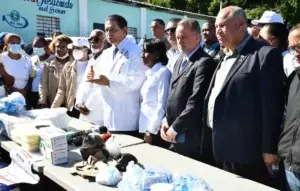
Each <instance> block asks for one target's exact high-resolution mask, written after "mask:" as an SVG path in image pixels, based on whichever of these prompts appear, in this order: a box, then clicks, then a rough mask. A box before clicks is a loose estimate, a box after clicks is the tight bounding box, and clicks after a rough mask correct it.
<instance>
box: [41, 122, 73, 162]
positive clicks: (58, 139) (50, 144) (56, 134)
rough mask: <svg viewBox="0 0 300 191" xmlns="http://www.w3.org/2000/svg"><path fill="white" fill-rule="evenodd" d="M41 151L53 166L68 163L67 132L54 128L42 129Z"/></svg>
mask: <svg viewBox="0 0 300 191" xmlns="http://www.w3.org/2000/svg"><path fill="white" fill-rule="evenodd" d="M40 151H41V153H42V154H43V155H44V156H45V158H46V159H47V160H49V161H50V162H51V163H52V164H53V165H57V164H62V163H66V162H68V143H67V136H66V132H65V131H63V130H62V129H59V128H56V127H54V126H50V127H45V128H40Z"/></svg>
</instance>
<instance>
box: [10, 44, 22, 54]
mask: <svg viewBox="0 0 300 191" xmlns="http://www.w3.org/2000/svg"><path fill="white" fill-rule="evenodd" d="M21 50H22V48H21V45H20V44H8V51H9V52H11V53H13V54H20V53H21Z"/></svg>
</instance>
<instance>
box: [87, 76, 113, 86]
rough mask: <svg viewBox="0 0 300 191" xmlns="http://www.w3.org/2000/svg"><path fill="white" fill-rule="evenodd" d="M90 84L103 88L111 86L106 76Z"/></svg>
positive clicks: (93, 80) (92, 80)
mask: <svg viewBox="0 0 300 191" xmlns="http://www.w3.org/2000/svg"><path fill="white" fill-rule="evenodd" d="M88 82H91V83H95V84H98V85H102V86H109V79H108V78H107V77H106V76H103V75H100V77H99V79H91V80H88Z"/></svg>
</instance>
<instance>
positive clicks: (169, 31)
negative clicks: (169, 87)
mask: <svg viewBox="0 0 300 191" xmlns="http://www.w3.org/2000/svg"><path fill="white" fill-rule="evenodd" d="M180 20H181V19H180V18H172V19H170V20H169V22H168V24H167V27H166V30H165V33H166V35H167V39H168V41H169V43H170V45H171V48H170V49H169V50H168V51H167V56H168V58H169V62H168V64H167V68H169V70H170V71H171V72H173V68H174V65H175V63H176V61H177V59H176V58H177V57H178V55H179V53H180V52H179V49H178V47H177V41H176V34H175V32H176V28H177V24H178V23H179V21H180Z"/></svg>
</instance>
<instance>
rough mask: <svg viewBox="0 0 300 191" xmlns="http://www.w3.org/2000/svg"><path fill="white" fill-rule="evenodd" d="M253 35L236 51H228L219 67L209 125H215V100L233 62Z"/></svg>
mask: <svg viewBox="0 0 300 191" xmlns="http://www.w3.org/2000/svg"><path fill="white" fill-rule="evenodd" d="M250 38H251V36H250V35H248V36H247V37H246V38H245V39H244V40H243V41H242V42H241V43H240V44H239V45H238V46H237V48H236V51H235V52H227V53H225V55H226V56H225V57H224V59H223V61H222V63H221V66H220V68H219V69H218V71H217V73H216V77H215V81H214V86H213V88H212V90H211V94H210V97H209V101H208V108H207V125H208V126H209V127H211V128H212V127H213V113H214V107H215V101H216V98H217V96H218V95H219V93H220V91H221V89H222V87H223V83H224V81H225V79H226V77H227V75H228V73H229V71H230V69H231V68H232V66H233V64H234V63H235V61H236V59H237V58H238V56H239V54H240V53H241V52H242V50H243V48H244V47H245V45H246V44H247V42H248V41H249V40H250Z"/></svg>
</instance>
